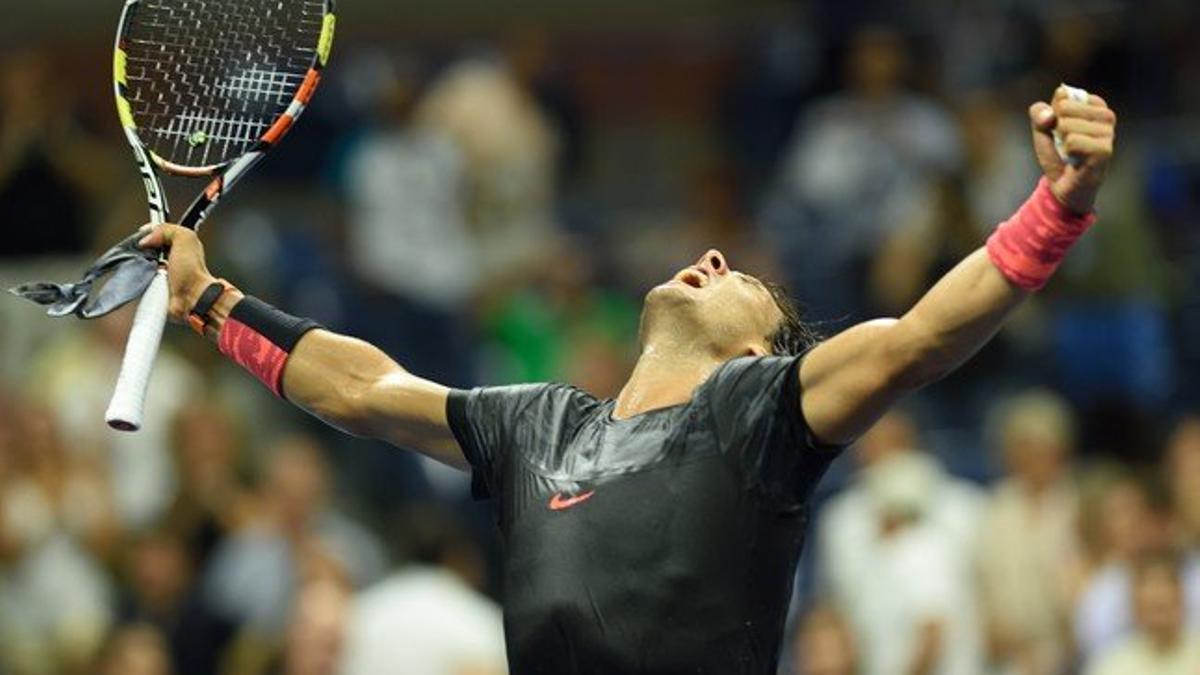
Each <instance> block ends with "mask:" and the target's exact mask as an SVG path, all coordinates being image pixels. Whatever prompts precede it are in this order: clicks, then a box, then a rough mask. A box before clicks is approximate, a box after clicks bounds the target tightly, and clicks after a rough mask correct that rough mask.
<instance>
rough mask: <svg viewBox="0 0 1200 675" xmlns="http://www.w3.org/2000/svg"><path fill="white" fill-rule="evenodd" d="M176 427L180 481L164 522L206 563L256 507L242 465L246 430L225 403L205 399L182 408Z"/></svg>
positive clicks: (193, 555)
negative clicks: (246, 486)
mask: <svg viewBox="0 0 1200 675" xmlns="http://www.w3.org/2000/svg"><path fill="white" fill-rule="evenodd" d="M173 432H174V433H173V434H172V435H171V438H172V440H173V443H172V447H173V448H174V451H175V452H174V455H175V456H174V460H175V464H176V466H178V468H179V486H178V489H177V491H176V493H175V498H174V501H173V503H172V504H171V507H170V509H169V510H168V511H167V515H166V522H167V524H168V526H169V527H170V529H171V530H172V531H173V532H175V533H178V535H179V536H181V537H182V538H183V542H184V543H185V544H186V546H187V548H188V554H189V557H190V558H191V560H192V562H193V564H194V565H195V566H196V568H197V569H204V567H205V566H206V565H207V563H208V559H209V556H210V555H211V554H212V552H213V550H215V548H216V546H217V545H218V544H219V543H220V541H221V540H222V539H223V538H225V537H226V536H227V535H228V534H229V533H230V532H233V531H236V530H238V529H239V528H240V527H241V526H243V525H244V524H246V521H247V519H248V518H249V517H250V516H251V514H252V512H253V505H252V504H253V496H252V495H251V494H249V491H248V490H246V489H245V488H244V486H243V480H242V476H241V474H240V466H239V462H242V461H244V459H243V457H242V453H243V450H244V446H243V441H244V431H243V429H242V428H241V426H240V425H239V424H238V421H237V420H236V419H235V417H234V415H233V414H232V413H231V412H230V411H229V410H228V405H227V404H225V403H223V402H221V401H219V400H215V399H205V400H200V401H197V402H196V403H194V404H193V405H190V406H188V407H187V408H184V409H183V410H181V411H180V412H179V414H178V415H177V416H176V418H175V425H174V429H173Z"/></svg>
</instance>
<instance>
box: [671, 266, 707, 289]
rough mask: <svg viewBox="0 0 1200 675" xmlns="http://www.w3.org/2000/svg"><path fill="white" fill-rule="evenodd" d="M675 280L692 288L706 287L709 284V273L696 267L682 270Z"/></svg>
mask: <svg viewBox="0 0 1200 675" xmlns="http://www.w3.org/2000/svg"><path fill="white" fill-rule="evenodd" d="M675 280H676V281H678V282H680V283H683V284H687V285H688V286H691V287H692V288H704V287H705V286H707V285H708V275H707V274H705V273H704V272H702V271H700V270H698V269H696V268H695V267H689V268H687V269H686V270H684V271H682V272H680V273H679V274H677V275H676V276H675Z"/></svg>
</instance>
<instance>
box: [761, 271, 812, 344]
mask: <svg viewBox="0 0 1200 675" xmlns="http://www.w3.org/2000/svg"><path fill="white" fill-rule="evenodd" d="M762 283H763V286H765V287H766V289H767V290H768V291H770V293H771V297H772V298H773V299H774V300H775V306H777V307H779V311H780V312H782V313H783V319H782V320H781V321H780V322H779V326H777V327H776V328H775V332H773V333H771V334H770V335H768V336H767V342H768V344H770V345H771V353H772V354H774V355H775V356H796V355H799V354H803V353H804V352H806V351H808V350H809V349H811V348H812V347H814V346H815V345H816V344H817V343H818V342H820V341H821V336H820V335H819V334H818V333H817V331H816V329H814V328H813V327H812V326H810V325H809V324H807V323H805V322H804V315H803V312H801V311H800V306H799V305H797V304H796V301H795V300H793V299H792V296H791V295H790V294H789V293H788V291H787V289H786V288H784V287H783V286H782V285H781V284H777V283H775V282H773V281H766V280H763V282H762Z"/></svg>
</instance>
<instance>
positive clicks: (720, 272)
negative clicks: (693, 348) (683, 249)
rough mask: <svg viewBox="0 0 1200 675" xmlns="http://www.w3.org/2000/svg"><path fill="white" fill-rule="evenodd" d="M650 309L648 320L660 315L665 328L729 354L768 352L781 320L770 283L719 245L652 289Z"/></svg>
mask: <svg viewBox="0 0 1200 675" xmlns="http://www.w3.org/2000/svg"><path fill="white" fill-rule="evenodd" d="M646 310H647V321H654V322H655V323H658V322H659V320H660V319H661V320H662V321H661V324H660V325H661V326H664V329H665V330H672V331H681V332H683V335H682V336H681V337H683V338H685V339H686V340H687V341H689V342H696V343H699V344H700V345H702V346H703V347H705V348H707V349H710V350H712V351H714V352H716V353H718V354H720V355H722V356H724V357H727V358H733V357H737V356H742V355H747V354H749V353H758V354H766V353H769V352H770V345H769V344H767V336H768V335H770V334H772V333H774V332H775V329H776V328H777V327H778V326H779V323H780V321H782V319H783V313H782V312H781V311H780V310H779V306H778V305H777V304H776V303H775V298H774V297H772V295H771V292H770V291H769V290H768V289H767V287H766V286H764V285H763V283H762V282H761V281H759V280H758V279H756V278H754V277H753V276H750V275H748V274H743V273H742V272H738V271H736V270H733V269H731V268H730V267H729V263H728V262H727V261H726V260H725V256H724V255H722V253H721V252H720V251H718V250H716V249H711V250H709V251H707V252H706V253H705V254H704V255H702V256H700V259H699V260H697V261H696V262H695V264H693V265H691V266H689V267H685V268H683V269H682V270H679V272H678V273H676V274H675V276H673V277H671V279H670V280H669V281H667V282H666V283H663V284H660V285H659V286H657V287H655V288H654V290H652V291H650V294H649V295H648V296H647V298H646ZM645 328H647V326H643V329H645Z"/></svg>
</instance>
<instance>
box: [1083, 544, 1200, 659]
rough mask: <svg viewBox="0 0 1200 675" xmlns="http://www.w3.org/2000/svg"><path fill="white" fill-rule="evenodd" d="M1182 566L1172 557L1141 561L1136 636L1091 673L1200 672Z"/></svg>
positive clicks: (1198, 642)
mask: <svg viewBox="0 0 1200 675" xmlns="http://www.w3.org/2000/svg"><path fill="white" fill-rule="evenodd" d="M1182 575H1183V567H1182V562H1181V559H1180V558H1179V557H1178V556H1176V555H1174V554H1169V553H1152V554H1146V555H1144V556H1143V557H1141V558H1140V559H1139V560H1138V561H1137V563H1136V564H1135V565H1134V569H1133V605H1134V607H1135V611H1136V616H1137V629H1136V632H1135V633H1134V634H1133V635H1131V636H1130V637H1128V638H1126V639H1124V640H1122V641H1121V642H1120V643H1119V644H1118V645H1117V646H1116V647H1115V648H1113V649H1112V650H1110V651H1108V652H1106V653H1105V654H1103V655H1102V656H1100V657H1099V658H1097V659H1096V661H1095V663H1094V664H1092V665H1091V666H1090V667H1089V668H1088V671H1087V672H1088V675H1133V674H1134V673H1136V674H1137V675H1191V674H1192V673H1195V672H1197V671H1200V636H1197V635H1196V634H1195V633H1193V632H1191V631H1189V630H1188V628H1187V626H1186V623H1185V621H1184V592H1183V576H1182Z"/></svg>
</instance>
